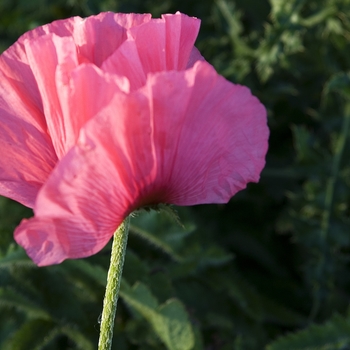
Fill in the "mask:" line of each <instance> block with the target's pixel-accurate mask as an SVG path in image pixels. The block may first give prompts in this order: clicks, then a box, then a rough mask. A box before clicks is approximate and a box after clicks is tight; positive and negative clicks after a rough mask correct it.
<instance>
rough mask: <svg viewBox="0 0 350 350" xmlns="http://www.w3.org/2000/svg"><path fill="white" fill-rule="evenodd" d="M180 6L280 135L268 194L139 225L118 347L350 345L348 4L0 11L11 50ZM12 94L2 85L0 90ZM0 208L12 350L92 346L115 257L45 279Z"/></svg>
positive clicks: (8, 210) (0, 294)
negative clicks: (73, 22) (31, 34)
mask: <svg viewBox="0 0 350 350" xmlns="http://www.w3.org/2000/svg"><path fill="white" fill-rule="evenodd" d="M106 10H110V11H119V12H151V13H152V14H153V15H154V16H159V15H160V14H162V13H168V12H175V11H177V10H180V11H181V12H184V13H186V14H188V15H192V16H196V17H199V18H201V19H202V27H201V32H200V35H199V38H198V41H197V46H198V48H199V49H200V50H201V52H202V53H203V55H204V56H205V58H206V59H207V60H208V61H209V62H211V63H212V64H213V65H214V66H215V67H216V69H217V70H218V71H219V72H220V73H221V74H222V75H224V76H225V77H226V78H227V79H229V80H231V81H233V82H236V83H241V84H244V85H247V86H249V87H250V88H251V89H252V90H253V93H254V94H255V95H257V96H258V97H259V98H260V100H261V101H262V102H263V104H264V105H265V106H266V107H267V109H268V114H269V126H270V129H271V137H270V149H269V153H268V157H267V165H266V169H265V170H264V171H263V174H262V177H261V181H260V183H259V184H250V185H249V186H248V189H247V190H245V191H242V192H241V193H239V194H238V195H236V196H235V197H234V198H233V199H232V200H231V202H230V203H229V204H227V205H224V206H222V205H220V206H218V205H207V206H199V207H193V208H178V212H179V216H180V218H181V220H182V222H183V223H184V225H185V229H182V228H181V227H180V226H178V225H177V224H176V223H175V222H174V221H172V220H171V219H170V218H168V217H167V216H166V215H164V214H160V215H157V214H156V213H154V212H151V213H140V215H138V216H137V217H136V218H134V219H133V222H132V225H133V226H132V230H131V234H130V241H129V245H128V252H127V258H126V266H125V271H124V281H123V285H122V293H121V301H120V303H119V306H118V312H117V319H116V325H115V339H114V343H113V349H118V350H124V349H125V350H126V349H142V350H146V349H170V350H190V349H194V350H201V349H206V350H217V349H220V350H221V349H223V350H226V349H235V350H250V349H252V350H255V349H257V350H259V349H266V350H294V349H295V350H300V349H308V350H312V349H324V350H325V349H328V350H333V349H344V350H345V349H350V312H349V311H350V309H349V301H350V266H349V260H350V207H349V205H350V203H349V199H350V198H349V195H350V189H349V187H350V142H349V124H350V73H349V69H350V55H349V52H350V17H349V14H350V0H288V1H287V0H269V1H267V0H217V1H210V0H200V1H199V0H186V1H185V0H143V1H142V0H102V1H100V0H53V1H52V0H35V1H34V0H33V1H30V2H29V1H27V0H15V1H14V0H1V2H0V50H5V49H6V48H7V47H8V46H9V45H10V44H12V43H13V42H14V41H15V40H16V39H17V38H18V36H19V35H21V34H22V33H23V32H25V31H27V30H29V29H31V28H33V27H35V26H37V25H41V24H44V23H47V22H50V21H53V20H55V19H58V18H65V17H70V16H73V15H80V16H88V15H91V14H96V13H98V12H100V11H106ZM0 83H1V82H0ZM31 215H32V214H31V212H30V210H28V209H26V208H24V207H22V206H20V205H19V204H17V203H14V202H11V201H10V200H7V199H5V198H0V315H1V316H0V348H1V349H4V350H22V349H23V350H32V349H34V350H39V349H43V350H58V349H59V350H65V349H72V350H73V349H83V350H89V349H96V347H97V339H98V330H99V315H100V313H101V308H102V299H103V293H104V285H105V278H106V269H107V266H108V262H109V253H110V245H109V246H107V247H106V248H105V249H104V250H103V251H102V252H101V253H99V254H97V255H96V256H93V257H91V258H89V259H84V260H76V261H66V262H64V263H63V264H61V265H58V266H52V267H46V268H37V267H36V266H35V265H34V264H33V263H32V262H31V261H30V260H29V259H28V258H27V257H26V255H25V253H24V252H23V250H22V249H21V248H20V247H18V246H17V245H16V244H15V243H14V241H13V230H14V228H15V227H16V225H17V224H18V223H19V221H20V220H21V218H23V217H29V216H31Z"/></svg>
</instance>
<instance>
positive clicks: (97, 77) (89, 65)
mask: <svg viewBox="0 0 350 350" xmlns="http://www.w3.org/2000/svg"><path fill="white" fill-rule="evenodd" d="M199 24H200V22H199V20H198V19H196V18H191V17H188V16H186V15H183V14H180V13H176V14H175V15H163V16H162V18H161V19H152V18H151V16H150V15H138V14H115V13H101V14H99V15H97V16H92V17H88V18H86V19H81V18H79V17H73V18H70V19H66V20H60V21H56V22H53V23H51V24H48V25H45V26H42V27H39V28H36V29H34V30H32V31H30V32H28V33H26V34H24V35H23V36H22V37H21V38H20V39H19V40H18V41H17V42H16V43H15V44H14V45H13V46H11V47H10V48H9V49H8V50H7V51H5V52H4V53H3V54H2V55H1V56H0V81H1V85H0V148H1V150H2V156H1V159H0V194H1V195H4V196H7V197H10V198H12V199H14V200H16V201H19V202H21V203H22V204H24V205H26V206H28V207H31V208H33V209H34V214H35V215H34V217H33V218H31V219H29V220H23V221H22V222H21V224H20V225H19V226H18V227H17V229H16V231H15V239H16V241H17V242H18V243H19V244H20V245H22V246H23V247H24V248H25V249H26V251H27V253H28V255H29V256H30V257H31V258H32V259H33V260H34V262H35V263H37V264H38V265H41V266H42V265H50V264H57V263H60V262H61V261H63V260H64V259H67V258H80V257H86V256H89V255H92V254H94V253H96V252H98V251H99V250H101V249H102V248H103V246H104V245H105V244H106V243H107V242H108V241H109V239H110V238H111V237H112V236H113V233H114V231H115V230H116V228H117V227H118V226H119V225H120V224H121V222H122V221H123V220H124V218H125V217H126V216H127V215H129V214H130V213H131V212H132V211H134V210H135V209H137V208H140V207H142V206H146V205H154V204H157V203H168V204H175V205H194V204H202V203H225V202H227V201H228V200H229V199H230V198H231V197H232V196H233V195H234V194H235V193H236V192H237V191H239V190H241V189H243V188H245V187H246V184H247V183H248V182H257V181H258V180H259V175H260V172H261V170H262V168H263V167H264V165H265V154H266V151H267V139H268V129H267V126H266V111H265V108H264V107H263V106H262V104H261V103H260V102H259V101H258V99H257V98H255V97H254V96H252V95H251V93H250V91H249V89H248V88H246V87H243V86H240V85H235V84H232V83H230V82H228V81H226V80H225V79H224V78H223V77H221V76H219V75H218V74H217V73H216V72H215V70H214V69H213V67H212V66H211V65H210V64H208V63H207V62H206V61H205V60H204V59H203V58H202V56H201V55H200V54H199V52H198V50H197V49H196V48H195V47H194V41H195V39H196V37H197V34H198V30H199Z"/></svg>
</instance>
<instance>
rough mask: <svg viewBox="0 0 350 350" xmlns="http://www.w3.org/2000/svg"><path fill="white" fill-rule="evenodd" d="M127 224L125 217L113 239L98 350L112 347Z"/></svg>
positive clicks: (127, 220) (127, 231) (107, 349)
mask: <svg viewBox="0 0 350 350" xmlns="http://www.w3.org/2000/svg"><path fill="white" fill-rule="evenodd" d="M129 224H130V218H129V217H127V218H126V219H125V220H124V222H123V223H122V224H121V225H120V226H119V227H118V229H117V230H116V231H115V233H114V237H113V245H112V253H111V262H110V265H109V270H108V275H107V286H106V293H105V298H104V300H103V310H102V317H101V327H100V339H99V342H98V350H110V349H111V347H112V339H113V329H114V318H115V312H116V310H117V302H118V295H119V289H120V283H121V280H122V273H123V266H124V259H125V251H126V245H127V242H128V233H129Z"/></svg>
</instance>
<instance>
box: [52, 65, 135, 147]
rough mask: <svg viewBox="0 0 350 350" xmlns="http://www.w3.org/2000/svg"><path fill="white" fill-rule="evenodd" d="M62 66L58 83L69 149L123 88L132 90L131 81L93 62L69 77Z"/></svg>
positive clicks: (57, 79) (77, 69) (59, 68)
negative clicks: (87, 124) (90, 121)
mask: <svg viewBox="0 0 350 350" xmlns="http://www.w3.org/2000/svg"><path fill="white" fill-rule="evenodd" d="M61 67H62V66H59V67H58V73H59V74H56V84H57V91H58V97H59V101H60V105H61V106H62V117H63V125H64V127H65V135H66V141H65V149H66V150H67V151H68V150H69V149H70V148H71V147H73V145H74V144H75V142H76V140H77V138H78V135H79V131H80V129H81V128H82V127H83V125H84V124H85V123H86V122H87V121H88V120H90V119H91V118H92V117H93V116H95V115H96V114H97V113H98V112H99V111H100V110H102V109H103V108H104V107H106V106H107V105H108V103H109V102H110V101H111V100H112V97H113V96H114V95H115V94H116V93H118V92H119V91H124V92H128V91H129V89H130V85H129V80H128V79H127V78H125V77H122V76H118V75H116V74H114V75H113V76H112V75H110V74H108V73H105V72H103V71H102V70H100V69H99V68H98V67H96V66H95V65H93V64H83V65H80V66H79V67H77V68H76V69H75V70H73V71H71V72H70V74H69V76H66V75H65V73H66V70H64V69H63V70H62V74H61Z"/></svg>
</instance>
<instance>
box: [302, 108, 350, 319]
mask: <svg viewBox="0 0 350 350" xmlns="http://www.w3.org/2000/svg"><path fill="white" fill-rule="evenodd" d="M349 130H350V103H349V102H347V103H346V106H345V113H344V118H343V125H342V128H341V132H340V135H339V138H338V143H337V145H336V151H335V155H334V158H333V164H332V169H331V176H330V178H329V180H328V183H327V187H326V196H325V201H324V211H323V217H322V221H321V239H322V240H323V241H327V237H328V233H329V227H330V220H331V215H332V207H333V199H334V191H335V186H336V183H337V179H338V174H339V170H340V165H341V160H342V158H343V153H344V149H345V145H346V141H347V139H348V137H349ZM324 264H325V254H323V256H322V266H321V268H322V269H323V267H324V266H323V265H324ZM320 306H321V305H320V299H319V298H316V299H314V303H313V306H312V309H311V312H310V316H309V320H310V321H312V320H314V318H315V317H316V315H317V313H318V311H319V309H320Z"/></svg>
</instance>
